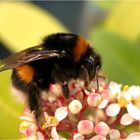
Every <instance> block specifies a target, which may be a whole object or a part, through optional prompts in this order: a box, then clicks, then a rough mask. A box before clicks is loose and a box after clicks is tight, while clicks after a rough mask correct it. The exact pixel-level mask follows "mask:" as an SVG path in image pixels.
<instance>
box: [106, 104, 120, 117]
mask: <svg viewBox="0 0 140 140" xmlns="http://www.w3.org/2000/svg"><path fill="white" fill-rule="evenodd" d="M120 108H121V107H120V106H119V105H118V104H117V103H113V104H110V105H109V106H108V107H107V109H106V115H107V116H110V117H113V116H116V115H117V114H119V112H120Z"/></svg>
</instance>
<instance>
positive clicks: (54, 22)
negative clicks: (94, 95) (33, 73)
mask: <svg viewBox="0 0 140 140" xmlns="http://www.w3.org/2000/svg"><path fill="white" fill-rule="evenodd" d="M56 32H72V33H77V34H81V35H83V36H84V37H86V38H87V39H88V40H89V41H90V42H91V44H92V45H93V47H94V48H95V49H96V50H97V51H98V52H99V53H100V54H101V56H102V62H103V69H102V72H103V74H104V75H105V76H106V77H107V78H108V79H109V80H113V81H116V82H119V83H122V84H128V85H134V84H135V85H140V76H139V75H140V74H139V73H140V63H139V60H140V1H104V2H103V1H34V2H33V1H32V2H0V59H2V58H4V57H6V56H8V55H10V54H11V53H12V52H16V51H19V50H22V49H24V48H28V47H31V46H33V45H36V44H38V43H40V42H41V40H42V39H43V37H44V36H46V35H47V34H50V33H56ZM10 74H11V71H6V72H3V73H0V89H1V94H0V139H12V138H13V139H17V138H19V133H18V127H19V123H20V120H19V116H20V115H21V114H22V112H23V105H21V104H20V103H18V102H16V99H15V97H13V96H12V95H11V94H10V93H11V91H10Z"/></svg>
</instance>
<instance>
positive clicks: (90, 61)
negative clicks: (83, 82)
mask: <svg viewBox="0 0 140 140" xmlns="http://www.w3.org/2000/svg"><path fill="white" fill-rule="evenodd" d="M82 65H83V66H84V67H85V68H86V70H87V72H88V76H89V80H90V81H91V80H92V79H93V78H94V77H95V75H96V73H97V72H98V71H99V70H100V69H101V57H100V55H99V54H97V53H96V52H94V50H93V49H92V48H91V47H89V48H88V49H87V52H86V54H85V56H84V57H83V64H82Z"/></svg>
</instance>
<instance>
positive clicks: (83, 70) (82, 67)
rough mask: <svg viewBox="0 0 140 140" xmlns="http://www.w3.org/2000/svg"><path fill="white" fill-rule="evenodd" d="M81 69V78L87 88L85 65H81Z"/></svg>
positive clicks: (87, 77) (87, 79)
mask: <svg viewBox="0 0 140 140" xmlns="http://www.w3.org/2000/svg"><path fill="white" fill-rule="evenodd" d="M81 69H82V72H81V75H82V79H83V80H84V81H85V87H86V88H88V87H89V75H88V71H87V69H86V68H85V66H83V65H82V66H81Z"/></svg>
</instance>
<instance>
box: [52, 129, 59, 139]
mask: <svg viewBox="0 0 140 140" xmlns="http://www.w3.org/2000/svg"><path fill="white" fill-rule="evenodd" d="M51 136H52V138H53V139H54V140H59V135H58V133H57V131H56V127H53V128H52V130H51Z"/></svg>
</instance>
